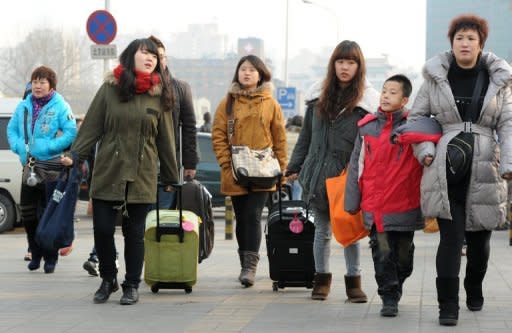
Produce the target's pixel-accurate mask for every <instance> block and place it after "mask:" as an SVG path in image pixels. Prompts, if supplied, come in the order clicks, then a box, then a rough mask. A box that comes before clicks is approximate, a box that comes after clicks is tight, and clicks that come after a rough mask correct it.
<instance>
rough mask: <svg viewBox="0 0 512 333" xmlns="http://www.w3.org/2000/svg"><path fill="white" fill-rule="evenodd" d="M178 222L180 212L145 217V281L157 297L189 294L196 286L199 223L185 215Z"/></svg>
mask: <svg viewBox="0 0 512 333" xmlns="http://www.w3.org/2000/svg"><path fill="white" fill-rule="evenodd" d="M179 221H180V211H179V210H165V209H162V210H158V209H157V210H152V211H150V212H149V213H148V215H147V217H146V231H145V233H144V246H145V252H144V261H145V264H144V280H145V281H146V283H147V284H148V285H149V286H151V291H152V292H154V293H157V292H158V291H159V289H184V290H185V292H187V293H190V292H192V286H193V285H194V284H195V283H196V280H197V261H198V255H199V223H200V220H199V218H198V216H197V215H196V214H194V213H192V212H189V211H182V219H181V221H182V223H181V224H180V223H179ZM180 238H181V239H180Z"/></svg>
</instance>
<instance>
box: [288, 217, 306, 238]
mask: <svg viewBox="0 0 512 333" xmlns="http://www.w3.org/2000/svg"><path fill="white" fill-rule="evenodd" d="M289 228H290V231H291V232H293V233H294V234H300V233H301V232H302V230H304V225H303V224H302V222H301V221H300V220H299V219H298V218H297V214H295V216H294V217H293V220H292V221H291V222H290V224H289Z"/></svg>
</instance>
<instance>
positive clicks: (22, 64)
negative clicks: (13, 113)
mask: <svg viewBox="0 0 512 333" xmlns="http://www.w3.org/2000/svg"><path fill="white" fill-rule="evenodd" d="M88 50H89V47H88V45H87V40H86V39H85V37H84V36H82V37H79V38H74V37H70V36H67V35H65V34H64V33H63V32H62V31H56V30H51V29H37V30H33V31H32V32H31V33H30V34H29V35H27V37H26V38H25V40H24V41H23V42H21V43H19V44H18V45H16V46H15V47H13V48H6V49H4V50H2V52H1V53H0V69H1V70H2V73H3V75H2V76H0V89H1V90H2V91H3V93H4V94H5V95H7V96H22V94H23V89H24V87H25V85H26V83H27V82H28V81H29V80H30V74H31V73H32V71H33V70H34V68H36V67H37V66H41V65H45V66H48V67H50V68H52V69H53V70H54V71H55V72H56V73H57V80H58V83H57V90H58V91H59V92H60V93H61V94H62V95H63V96H64V97H65V98H66V100H67V101H68V102H69V103H70V104H71V106H72V108H73V110H74V112H75V113H76V112H85V111H86V110H87V107H88V105H89V103H90V101H91V99H92V97H93V96H92V94H93V93H94V91H95V90H96V88H97V86H98V82H95V81H96V79H95V76H94V72H95V64H94V63H93V62H92V61H91V60H89V55H88Z"/></svg>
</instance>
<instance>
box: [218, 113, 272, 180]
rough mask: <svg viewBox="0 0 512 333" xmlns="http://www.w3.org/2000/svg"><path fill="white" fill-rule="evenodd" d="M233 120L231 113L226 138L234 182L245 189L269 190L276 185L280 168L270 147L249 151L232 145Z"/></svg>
mask: <svg viewBox="0 0 512 333" xmlns="http://www.w3.org/2000/svg"><path fill="white" fill-rule="evenodd" d="M234 125H235V120H234V119H233V113H231V114H230V116H229V119H228V137H229V145H230V147H231V170H232V171H233V178H234V179H235V181H236V182H237V183H238V184H240V185H242V186H246V187H254V188H271V187H272V186H274V185H275V184H276V183H277V179H278V176H279V175H280V173H281V166H280V165H279V161H278V160H277V158H276V157H275V154H274V151H273V150H272V148H271V147H268V148H264V149H251V148H249V147H248V146H245V145H233V144H232V143H231V138H232V136H233V133H234V127H235V126H234Z"/></svg>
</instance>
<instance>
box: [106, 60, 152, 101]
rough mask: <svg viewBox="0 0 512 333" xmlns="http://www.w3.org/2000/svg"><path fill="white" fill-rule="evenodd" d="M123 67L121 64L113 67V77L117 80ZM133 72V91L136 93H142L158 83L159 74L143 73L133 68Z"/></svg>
mask: <svg viewBox="0 0 512 333" xmlns="http://www.w3.org/2000/svg"><path fill="white" fill-rule="evenodd" d="M123 71H124V68H123V66H122V65H121V64H119V65H118V66H117V67H116V68H114V77H115V78H116V79H117V80H119V78H120V77H121V73H123ZM134 72H135V92H136V93H137V94H142V93H145V92H146V91H148V90H149V89H151V88H152V87H153V86H155V85H157V84H159V83H160V76H159V75H158V74H157V73H155V72H153V73H144V72H141V71H138V70H134Z"/></svg>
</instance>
